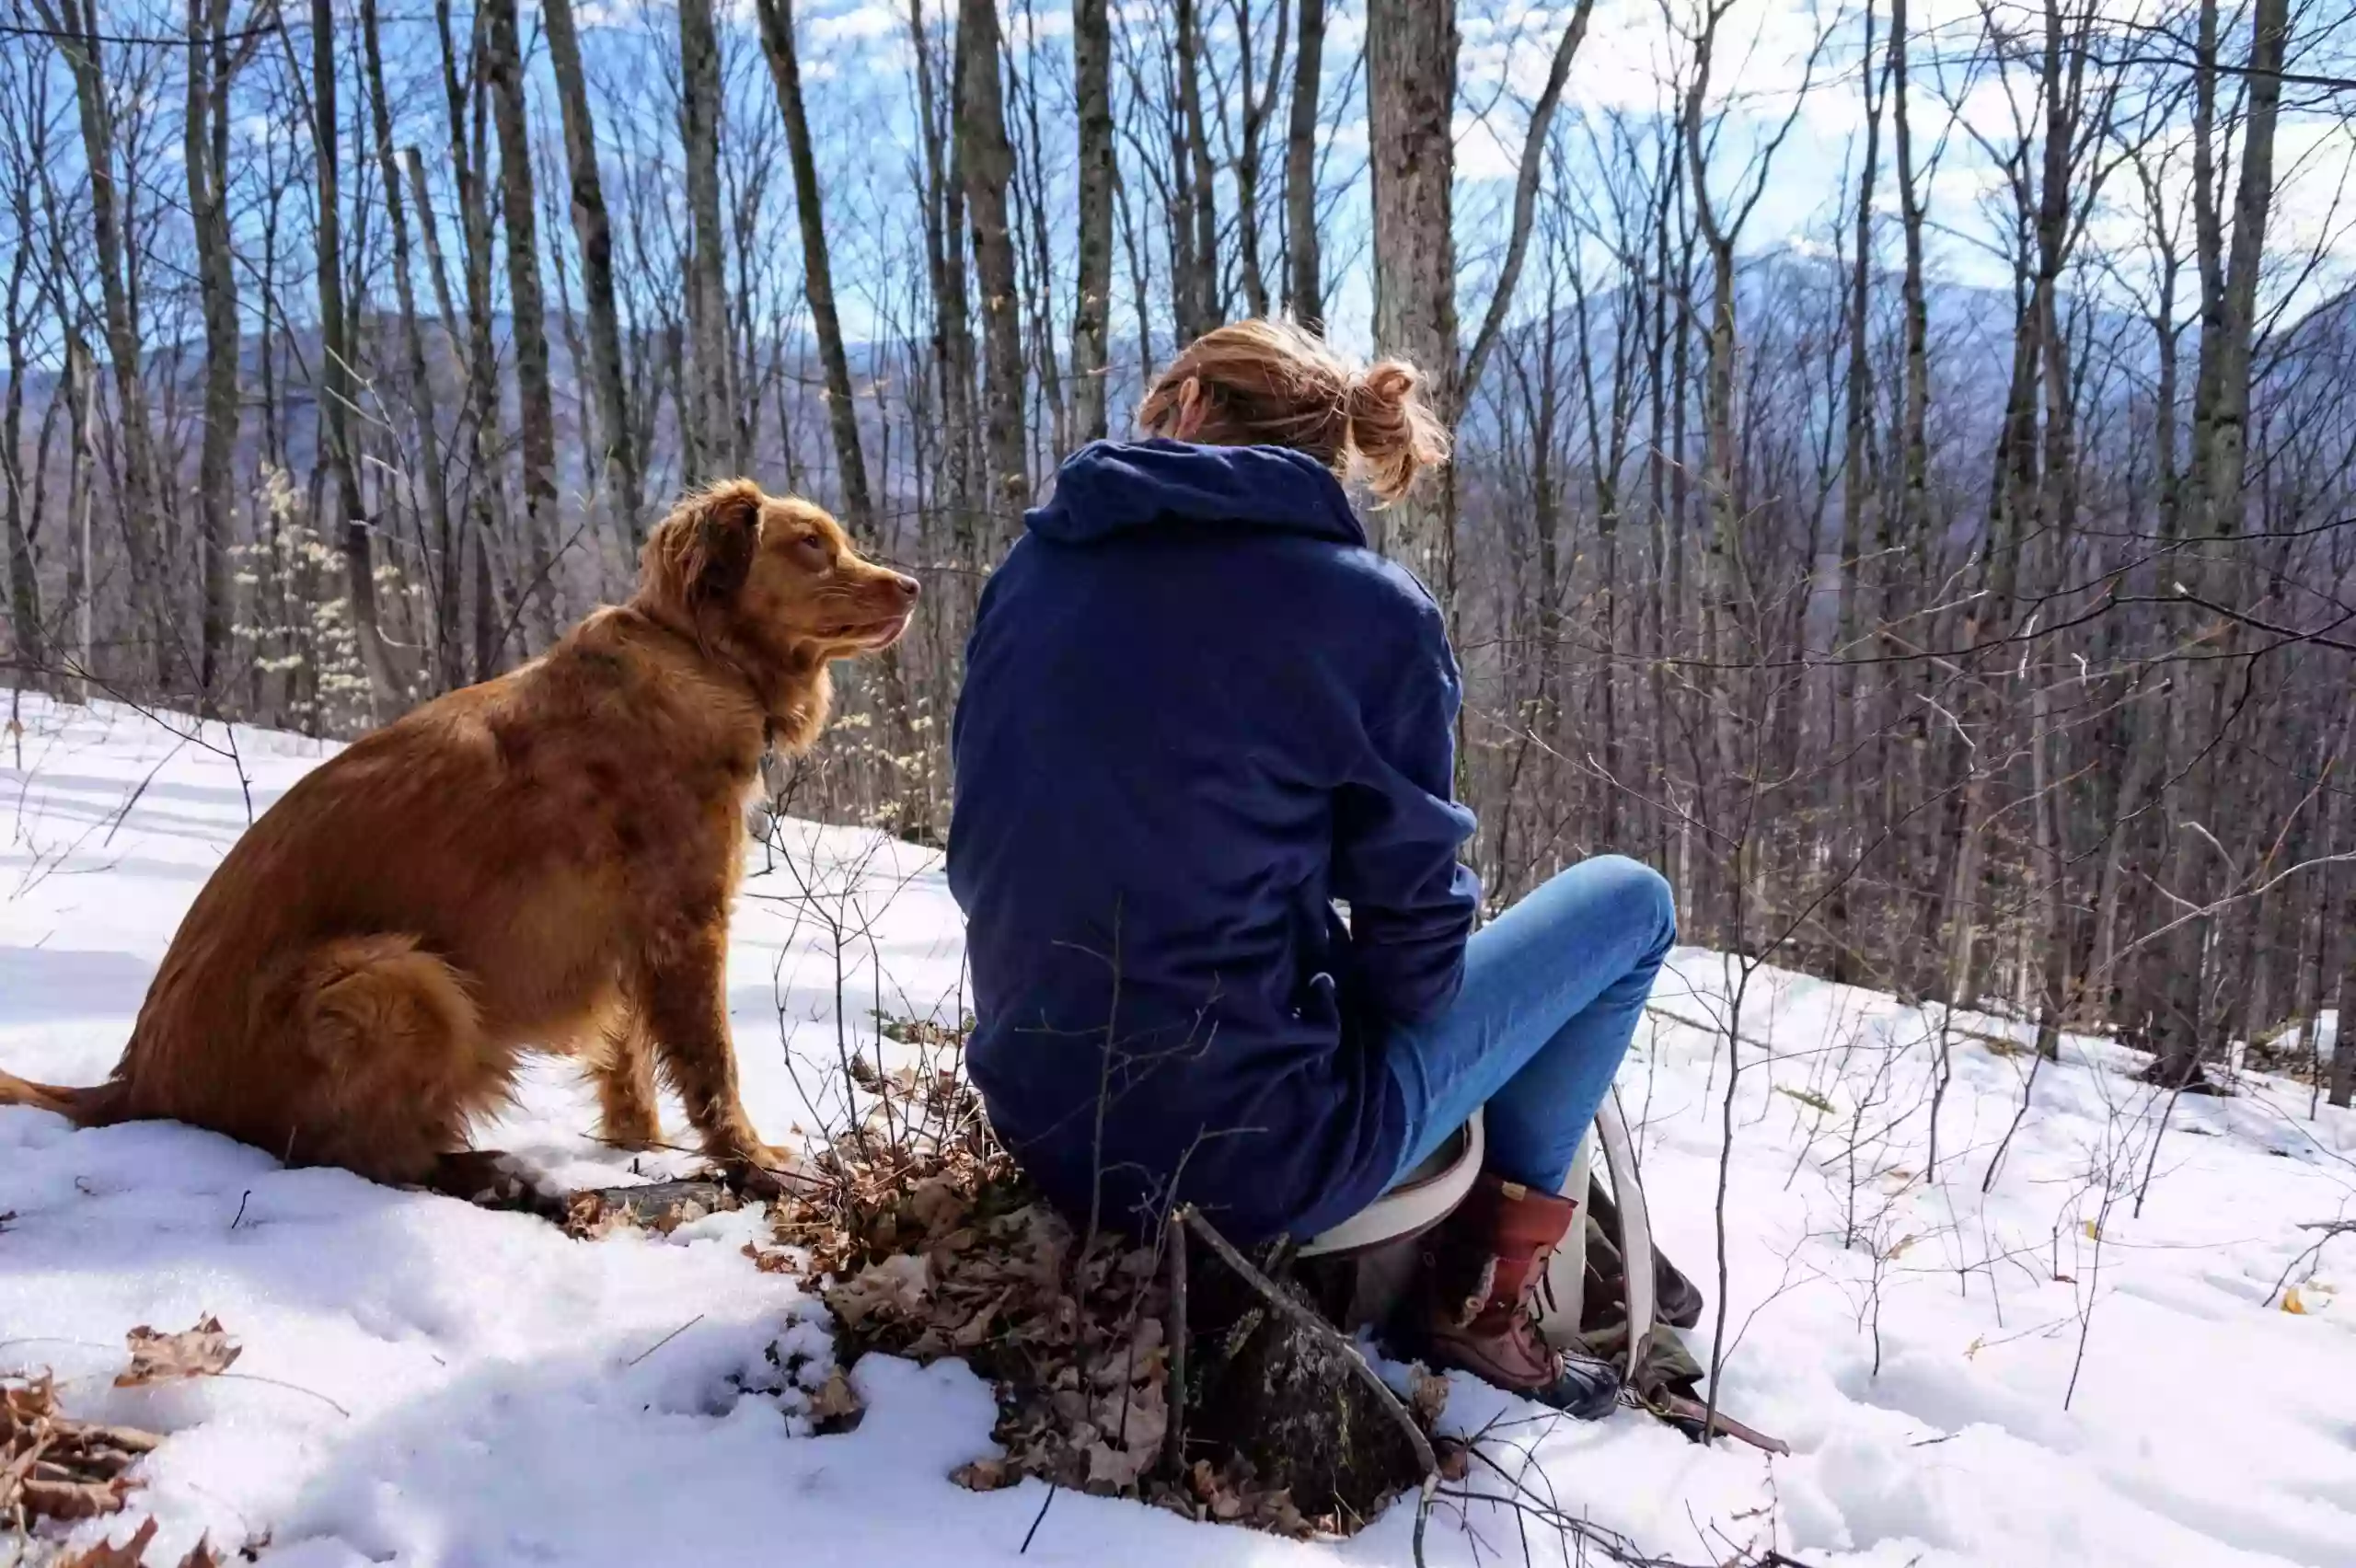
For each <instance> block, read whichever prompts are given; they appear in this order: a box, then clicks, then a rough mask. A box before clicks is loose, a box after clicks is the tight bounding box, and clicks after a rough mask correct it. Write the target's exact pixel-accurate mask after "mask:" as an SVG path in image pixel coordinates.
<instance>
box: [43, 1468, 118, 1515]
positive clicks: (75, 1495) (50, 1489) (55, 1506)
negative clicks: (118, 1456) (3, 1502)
mask: <svg viewBox="0 0 2356 1568" xmlns="http://www.w3.org/2000/svg"><path fill="white" fill-rule="evenodd" d="M134 1484H136V1483H135V1482H132V1481H131V1480H130V1479H128V1478H127V1477H123V1476H113V1477H110V1478H109V1479H107V1480H104V1481H75V1480H70V1479H51V1478H48V1477H43V1476H33V1477H29V1478H27V1479H26V1480H25V1481H23V1482H20V1483H19V1484H18V1487H17V1495H18V1496H19V1497H21V1498H22V1499H23V1502H24V1507H25V1512H26V1513H27V1514H29V1515H31V1516H34V1517H36V1518H43V1519H95V1518H97V1517H98V1516H99V1515H100V1514H111V1513H114V1512H115V1511H116V1510H118V1509H120V1508H121V1506H122V1505H123V1503H124V1501H125V1500H126V1499H128V1498H129V1497H130V1495H131V1489H132V1487H133V1485H134Z"/></svg>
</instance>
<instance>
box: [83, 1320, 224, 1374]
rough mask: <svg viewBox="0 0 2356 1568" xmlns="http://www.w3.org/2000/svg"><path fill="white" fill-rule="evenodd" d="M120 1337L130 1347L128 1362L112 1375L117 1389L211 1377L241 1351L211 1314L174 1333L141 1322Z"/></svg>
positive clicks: (221, 1370) (222, 1369)
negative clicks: (158, 1331)
mask: <svg viewBox="0 0 2356 1568" xmlns="http://www.w3.org/2000/svg"><path fill="white" fill-rule="evenodd" d="M122 1337H123V1340H124V1341H125V1343H128V1344H129V1345H130V1347H131V1365H130V1366H128V1367H126V1368H124V1369H123V1370H122V1371H121V1372H119V1373H117V1374H116V1375H115V1379H114V1386H115V1387H116V1388H118V1389H138V1388H145V1387H147V1386H148V1385H150V1384H154V1383H172V1382H178V1381H179V1380H180V1379H182V1378H210V1377H212V1376H214V1374H215V1373H220V1372H225V1371H227V1370H228V1369H229V1367H230V1366H231V1365H232V1364H233V1363H235V1362H236V1361H237V1357H238V1356H239V1355H242V1354H243V1353H244V1352H243V1347H242V1346H239V1345H237V1344H234V1343H230V1339H229V1335H228V1333H227V1332H226V1331H225V1330H224V1329H223V1328H222V1327H221V1320H220V1319H218V1318H212V1317H208V1318H205V1319H204V1320H202V1321H201V1322H199V1323H198V1324H197V1325H196V1327H194V1328H192V1329H183V1330H182V1331H180V1332H179V1333H176V1334H159V1333H157V1332H156V1331H155V1330H154V1329H151V1328H149V1327H148V1326H147V1325H146V1324H144V1323H142V1324H140V1325H139V1327H137V1328H135V1329H133V1330H132V1331H131V1332H129V1333H127V1334H125V1335H123V1336H122Z"/></svg>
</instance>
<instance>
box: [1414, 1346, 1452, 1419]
mask: <svg viewBox="0 0 2356 1568" xmlns="http://www.w3.org/2000/svg"><path fill="white" fill-rule="evenodd" d="M1407 1406H1408V1408H1409V1409H1411V1410H1413V1411H1414V1412H1415V1421H1416V1424H1418V1425H1420V1426H1422V1427H1423V1428H1424V1430H1426V1432H1428V1431H1430V1430H1431V1429H1432V1427H1433V1426H1434V1425H1436V1424H1438V1421H1439V1418H1440V1412H1443V1411H1445V1410H1447V1409H1448V1379H1447V1378H1443V1377H1441V1376H1440V1375H1439V1374H1438V1373H1437V1372H1434V1371H1431V1370H1430V1369H1428V1368H1427V1367H1426V1366H1424V1364H1423V1363H1421V1362H1417V1363H1416V1364H1415V1366H1411V1367H1409V1368H1408V1369H1407Z"/></svg>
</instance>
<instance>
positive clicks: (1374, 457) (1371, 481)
mask: <svg viewBox="0 0 2356 1568" xmlns="http://www.w3.org/2000/svg"><path fill="white" fill-rule="evenodd" d="M1423 381H1424V377H1423V373H1422V372H1421V371H1418V370H1417V369H1416V368H1415V366H1414V365H1412V364H1409V363H1406V362H1405V361H1404V360H1395V359H1387V360H1379V361H1377V362H1376V363H1374V364H1372V365H1370V366H1369V367H1368V368H1367V369H1365V370H1362V371H1360V372H1358V374H1357V375H1355V376H1353V377H1351V378H1350V385H1349V389H1348V392H1347V395H1346V398H1345V408H1346V409H1347V412H1348V415H1349V421H1350V426H1349V435H1348V442H1349V446H1350V449H1351V450H1352V451H1353V452H1355V453H1356V454H1357V459H1358V467H1359V469H1360V471H1361V472H1362V474H1363V475H1364V477H1365V479H1366V484H1367V488H1368V489H1369V490H1372V491H1373V492H1374V493H1375V494H1376V495H1378V496H1380V498H1382V500H1384V501H1386V502H1392V501H1396V500H1398V499H1399V498H1400V497H1401V496H1403V495H1404V494H1405V493H1406V492H1407V488H1408V487H1409V486H1410V485H1412V484H1414V483H1415V476H1416V475H1417V474H1419V473H1421V472H1422V471H1423V470H1424V469H1426V468H1430V467H1438V465H1440V464H1442V463H1445V462H1447V461H1448V430H1447V427H1446V426H1444V425H1442V424H1441V423H1440V422H1439V419H1438V416H1437V415H1435V414H1434V413H1433V412H1432V411H1431V408H1430V406H1429V405H1428V404H1426V402H1425V401H1424V399H1423V396H1422V386H1423Z"/></svg>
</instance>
